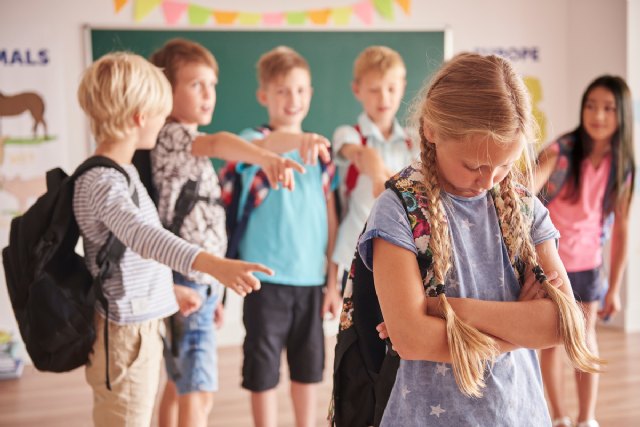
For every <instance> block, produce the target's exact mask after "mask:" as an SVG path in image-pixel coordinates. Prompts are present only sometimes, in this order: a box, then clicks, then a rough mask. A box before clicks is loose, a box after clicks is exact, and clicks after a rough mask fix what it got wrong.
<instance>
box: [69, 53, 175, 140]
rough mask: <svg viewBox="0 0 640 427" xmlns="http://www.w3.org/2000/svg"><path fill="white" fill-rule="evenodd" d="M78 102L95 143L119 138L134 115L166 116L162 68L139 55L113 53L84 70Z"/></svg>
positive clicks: (167, 87) (168, 107) (167, 92)
mask: <svg viewBox="0 0 640 427" xmlns="http://www.w3.org/2000/svg"><path fill="white" fill-rule="evenodd" d="M78 101H79V102H80V107H82V109H83V110H84V112H85V113H86V114H87V115H88V116H89V122H90V125H91V132H92V133H93V136H94V137H95V139H96V141H97V142H98V143H99V142H103V141H110V140H121V139H124V138H125V137H126V136H127V135H128V134H129V132H131V130H132V129H133V127H134V126H135V123H134V119H133V116H134V115H135V114H149V115H165V116H166V115H168V114H169V113H170V112H171V106H172V95H171V86H170V85H169V82H168V81H167V79H166V77H165V76H164V75H163V74H162V71H160V70H159V69H158V68H157V67H155V66H154V65H153V64H151V63H150V62H149V61H147V60H146V59H144V58H143V57H141V56H139V55H136V54H133V53H127V52H114V53H109V54H106V55H104V56H103V57H101V58H100V59H98V60H97V61H96V62H94V63H93V64H91V66H90V67H89V68H88V69H87V70H86V71H85V72H84V75H83V76H82V81H81V82H80V86H79V87H78Z"/></svg>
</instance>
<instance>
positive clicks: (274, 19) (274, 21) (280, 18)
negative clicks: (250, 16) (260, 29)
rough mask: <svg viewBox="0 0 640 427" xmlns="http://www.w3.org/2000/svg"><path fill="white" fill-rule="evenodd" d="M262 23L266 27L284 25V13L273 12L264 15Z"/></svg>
mask: <svg viewBox="0 0 640 427" xmlns="http://www.w3.org/2000/svg"><path fill="white" fill-rule="evenodd" d="M262 23H263V24H265V25H282V24H283V23H284V13H282V12H271V13H264V14H263V15H262Z"/></svg>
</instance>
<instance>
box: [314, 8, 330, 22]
mask: <svg viewBox="0 0 640 427" xmlns="http://www.w3.org/2000/svg"><path fill="white" fill-rule="evenodd" d="M330 16H331V9H321V10H310V11H309V21H311V22H313V23H314V24H316V25H325V24H326V23H327V22H328V21H329V17H330Z"/></svg>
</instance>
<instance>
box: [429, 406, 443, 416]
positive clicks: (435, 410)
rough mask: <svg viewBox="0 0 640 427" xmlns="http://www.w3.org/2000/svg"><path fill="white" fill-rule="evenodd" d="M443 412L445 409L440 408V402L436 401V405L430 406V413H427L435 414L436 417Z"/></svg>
mask: <svg viewBox="0 0 640 427" xmlns="http://www.w3.org/2000/svg"><path fill="white" fill-rule="evenodd" d="M445 412H447V411H446V410H444V409H442V408H441V407H440V404H439V403H438V406H431V413H430V414H429V415H435V416H436V417H438V418H440V415H441V414H443V413H445Z"/></svg>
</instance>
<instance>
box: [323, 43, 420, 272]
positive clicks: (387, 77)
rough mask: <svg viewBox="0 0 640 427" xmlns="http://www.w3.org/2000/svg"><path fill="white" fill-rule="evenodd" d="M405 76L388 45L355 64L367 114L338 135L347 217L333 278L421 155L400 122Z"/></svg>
mask: <svg viewBox="0 0 640 427" xmlns="http://www.w3.org/2000/svg"><path fill="white" fill-rule="evenodd" d="M405 76H406V69H405V65H404V61H403V60H402V57H401V56H400V54H399V53H398V52H396V51H395V50H393V49H391V48H389V47H386V46H370V47H368V48H366V49H365V50H363V51H362V52H361V53H360V55H358V57H357V58H356V60H355V62H354V65H353V82H352V85H351V88H352V90H353V94H354V96H355V97H356V99H357V100H358V101H359V102H360V104H362V109H363V110H364V111H363V112H362V113H361V114H360V116H359V117H358V122H357V124H356V125H344V126H340V127H338V128H337V129H336V131H335V133H334V135H333V152H334V154H335V159H336V165H337V166H338V171H339V173H340V177H341V181H342V182H341V185H340V191H339V194H340V202H341V206H342V207H343V213H342V216H343V218H342V219H341V223H340V227H339V228H338V237H337V240H336V247H335V250H334V251H333V254H332V257H331V264H330V266H329V274H331V275H337V274H338V272H339V271H341V270H342V271H345V272H346V270H347V269H348V268H349V267H350V265H351V261H352V259H353V251H354V250H355V248H356V242H357V241H358V235H359V234H360V232H362V228H363V227H364V224H365V222H366V220H367V217H368V216H369V212H370V211H371V208H372V207H373V202H374V200H375V198H376V197H377V196H378V195H379V194H380V193H381V192H382V191H383V190H384V184H385V182H386V181H387V179H389V178H390V177H391V175H393V173H395V172H396V171H398V170H400V169H401V168H403V167H404V166H407V165H408V164H409V163H411V160H413V159H414V158H415V157H416V156H417V155H418V152H419V150H418V147H416V146H414V145H412V144H411V141H410V140H409V138H408V137H407V134H406V133H405V131H404V129H403V128H402V126H400V123H399V122H398V120H397V119H396V113H397V112H398V108H399V107H400V102H401V101H402V97H403V95H404V90H405V86H406V79H405ZM345 277H346V276H345Z"/></svg>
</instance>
